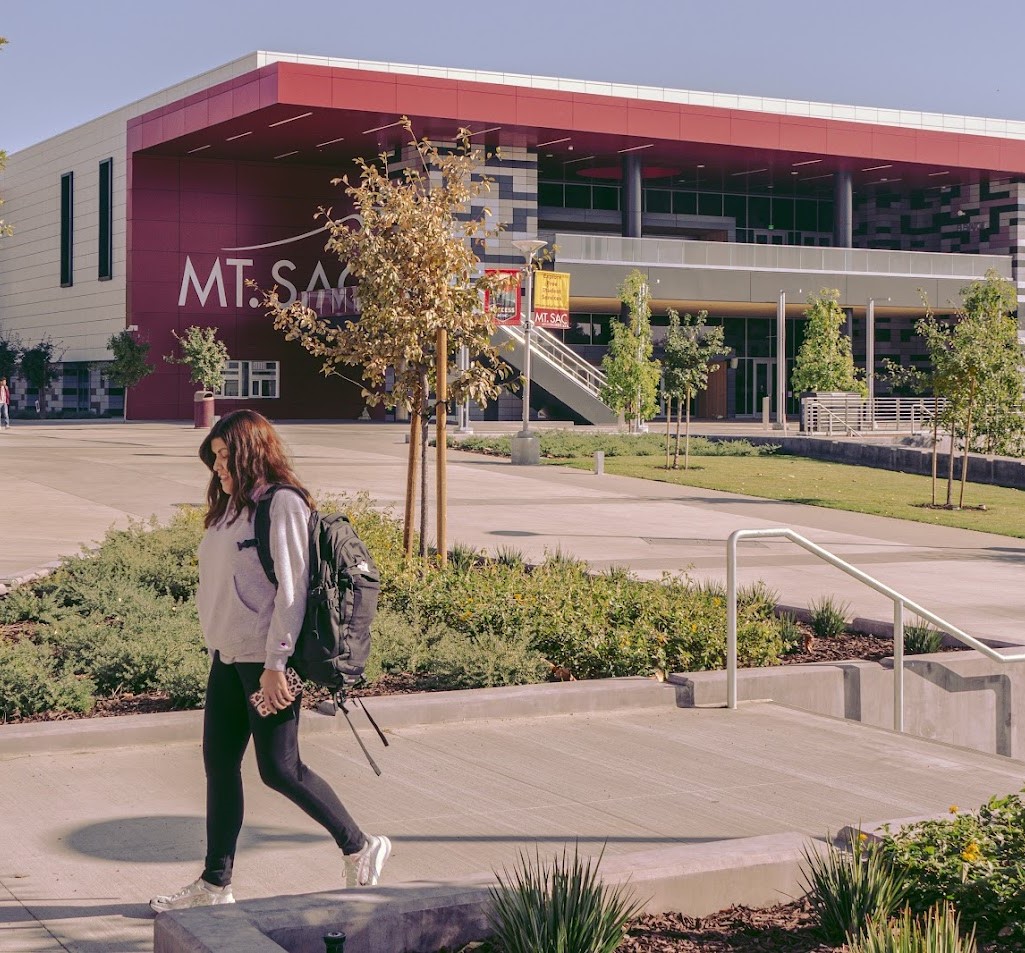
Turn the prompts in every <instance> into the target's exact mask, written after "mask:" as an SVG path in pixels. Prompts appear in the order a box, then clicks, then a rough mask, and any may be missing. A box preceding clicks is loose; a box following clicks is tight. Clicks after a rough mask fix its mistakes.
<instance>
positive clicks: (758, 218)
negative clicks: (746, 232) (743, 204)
mask: <svg viewBox="0 0 1025 953" xmlns="http://www.w3.org/2000/svg"><path fill="white" fill-rule="evenodd" d="M771 224H772V222H771V220H770V206H769V199H767V198H763V197H762V196H760V195H752V196H751V197H750V198H749V199H748V200H747V225H748V228H768V227H769V226H770V225H771Z"/></svg>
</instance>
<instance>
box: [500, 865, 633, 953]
mask: <svg viewBox="0 0 1025 953" xmlns="http://www.w3.org/2000/svg"><path fill="white" fill-rule="evenodd" d="M604 853H605V850H604V848H602V853H601V854H600V855H599V856H598V858H597V860H592V859H591V858H581V857H580V854H579V850H578V848H577V847H574V849H573V856H572V858H570V857H569V856H568V855H567V853H566V850H565V848H564V849H563V852H562V855H561V857H556V858H554V859H553V860H551V861H547V860H542V859H541V856H540V853H537V854H535V856H534V858H533V859H531V858H529V857H527V856H526V855H523V854H521V855H520V859H519V864H518V865H517V867H516V868H515V869H514V870H513V872H512V873H511V874H510V873H508V872H507V871H506V872H504V876H502V875H499V876H498V885H497V886H496V887H492V888H491V891H490V893H491V906H490V908H489V910H488V921H489V923H490V925H491V929H492V930H493V932H494V937H495V939H496V940H497V941H498V943H499V946H500V948H501V950H502V951H503V953H613V951H614V950H615V949H616V948H617V947H618V946H619V944H620V943H621V942H622V941H623V937H624V936H625V935H626V928H627V924H628V923H629V921H630V920H632V919H633V918H634V917H635V916H637V914H638V913H639V912H640V910H641V907H642V904H641V903H639V902H638V901H637V900H635V899H634V898H633V896H632V895H631V892H630V891H629V890H628V889H627V888H626V887H624V886H622V885H619V886H609V885H606V884H604V883H602V881H601V880H600V879H599V878H598V867H599V865H600V864H601V859H602V856H603V855H604Z"/></svg>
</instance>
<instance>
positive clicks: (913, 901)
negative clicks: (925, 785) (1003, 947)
mask: <svg viewBox="0 0 1025 953" xmlns="http://www.w3.org/2000/svg"><path fill="white" fill-rule="evenodd" d="M881 849H882V851H883V853H884V854H885V856H886V858H887V859H888V861H889V863H890V864H891V865H892V866H893V868H894V870H895V871H896V872H897V873H898V875H899V876H900V877H901V878H903V879H904V880H905V882H906V883H907V884H908V903H909V904H910V906H911V909H912V910H915V911H918V912H922V911H924V910H927V909H929V908H930V907H931V906H933V905H934V904H936V903H940V902H943V901H950V902H951V903H953V904H954V906H955V907H956V908H957V910H958V912H959V913H960V915H961V920H962V922H963V923H964V924H965V925H966V926H970V927H974V928H975V930H976V932H977V933H978V934H979V935H980V936H981V937H985V938H990V939H991V938H995V937H997V936H998V935H1000V934H1001V932H1002V931H1007V932H1008V933H1010V934H1011V935H1012V936H1015V937H1016V938H1018V939H1022V938H1025V929H1023V924H1025V866H1023V863H1022V858H1023V857H1025V802H1023V800H1022V797H1021V795H1020V794H1017V795H1015V794H1012V795H1008V796H1006V797H994V798H991V799H990V800H989V801H988V802H987V803H986V804H984V805H983V806H982V807H980V808H979V810H978V811H977V812H970V811H964V812H959V811H958V810H957V808H956V807H952V808H951V815H950V817H949V818H947V819H943V820H934V821H920V822H918V823H917V824H910V825H908V826H907V827H904V828H901V829H900V830H899V831H897V832H895V833H888V834H887V836H886V837H884V839H883V842H882V846H881Z"/></svg>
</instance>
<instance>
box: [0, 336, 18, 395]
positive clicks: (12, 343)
mask: <svg viewBox="0 0 1025 953" xmlns="http://www.w3.org/2000/svg"><path fill="white" fill-rule="evenodd" d="M21 351H22V347H21V339H20V338H19V337H18V335H16V334H13V333H11V332H9V331H5V330H4V328H3V325H0V377H6V378H7V380H8V381H10V380H12V379H13V378H14V372H15V371H16V370H17V369H18V361H19V360H20V359H21Z"/></svg>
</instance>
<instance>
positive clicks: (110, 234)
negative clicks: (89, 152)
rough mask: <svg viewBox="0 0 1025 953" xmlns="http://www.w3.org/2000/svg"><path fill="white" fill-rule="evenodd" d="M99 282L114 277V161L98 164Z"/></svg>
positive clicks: (109, 160) (108, 160)
mask: <svg viewBox="0 0 1025 953" xmlns="http://www.w3.org/2000/svg"><path fill="white" fill-rule="evenodd" d="M99 263H100V264H99V274H98V275H97V277H98V278H99V279H100V281H107V280H109V279H110V278H113V277H114V160H113V159H104V160H103V161H102V162H101V163H100V247H99Z"/></svg>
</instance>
